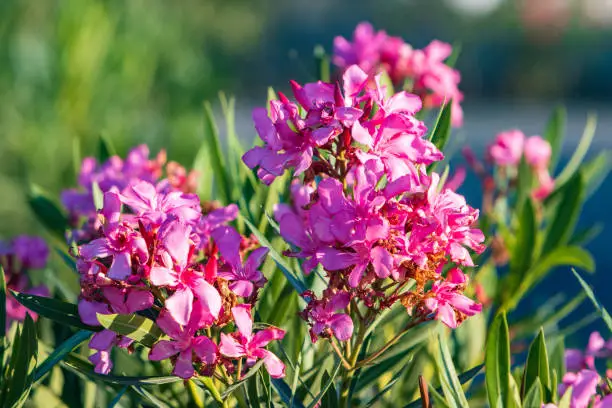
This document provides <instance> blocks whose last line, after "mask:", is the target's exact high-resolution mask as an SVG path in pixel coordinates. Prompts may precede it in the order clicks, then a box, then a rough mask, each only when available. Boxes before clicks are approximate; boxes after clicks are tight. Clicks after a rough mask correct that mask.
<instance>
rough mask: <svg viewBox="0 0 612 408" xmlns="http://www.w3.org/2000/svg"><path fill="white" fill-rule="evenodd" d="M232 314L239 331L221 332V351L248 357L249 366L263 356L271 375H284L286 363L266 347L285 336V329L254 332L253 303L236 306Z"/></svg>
mask: <svg viewBox="0 0 612 408" xmlns="http://www.w3.org/2000/svg"><path fill="white" fill-rule="evenodd" d="M232 315H233V317H234V322H235V323H236V327H237V329H238V331H237V332H235V333H232V334H225V333H221V343H220V345H219V353H221V354H222V355H224V356H225V357H229V358H243V357H246V361H247V365H248V366H252V365H253V364H255V362H256V361H257V360H258V359H260V358H261V359H263V361H264V365H265V366H266V369H267V370H268V373H270V377H272V378H282V377H284V376H285V365H284V364H283V362H282V361H281V360H280V359H279V358H278V357H276V355H274V354H273V353H272V352H270V351H268V350H266V349H264V347H265V346H267V345H268V343H270V342H271V341H274V340H280V339H282V338H283V337H284V336H285V331H284V330H281V329H278V328H276V327H269V328H267V329H264V330H260V331H259V332H257V333H255V334H253V319H252V318H251V305H238V306H234V307H233V308H232Z"/></svg>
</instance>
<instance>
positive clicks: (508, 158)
mask: <svg viewBox="0 0 612 408" xmlns="http://www.w3.org/2000/svg"><path fill="white" fill-rule="evenodd" d="M524 145H525V135H524V134H523V132H521V131H520V130H517V129H513V130H509V131H506V132H501V133H499V134H498V135H497V136H496V138H495V142H494V143H493V144H492V145H491V146H489V149H488V153H489V157H490V158H491V159H492V160H493V162H494V163H495V164H497V165H498V166H517V165H518V164H519V163H520V161H521V157H522V156H523V146H524Z"/></svg>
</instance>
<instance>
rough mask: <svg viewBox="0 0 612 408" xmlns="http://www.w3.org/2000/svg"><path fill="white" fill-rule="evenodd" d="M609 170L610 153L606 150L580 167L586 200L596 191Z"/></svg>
mask: <svg viewBox="0 0 612 408" xmlns="http://www.w3.org/2000/svg"><path fill="white" fill-rule="evenodd" d="M611 168H612V160H611V158H610V152H609V151H607V150H606V151H604V152H601V153H599V154H598V155H597V156H596V157H595V158H594V159H592V160H590V161H589V162H588V163H585V164H584V165H583V166H582V169H581V171H582V174H583V175H584V185H585V190H586V198H589V197H590V196H591V195H593V193H594V192H595V191H597V189H598V188H599V186H601V183H603V181H604V180H605V179H606V177H608V174H609V173H610V169H611Z"/></svg>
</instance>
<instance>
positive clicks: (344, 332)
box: [329, 314, 353, 341]
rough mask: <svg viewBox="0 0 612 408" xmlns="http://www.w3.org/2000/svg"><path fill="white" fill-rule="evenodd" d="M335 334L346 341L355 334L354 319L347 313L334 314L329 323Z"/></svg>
mask: <svg viewBox="0 0 612 408" xmlns="http://www.w3.org/2000/svg"><path fill="white" fill-rule="evenodd" d="M329 326H330V327H331V329H332V331H333V333H334V336H336V338H337V339H338V340H340V341H346V340H349V339H350V338H351V336H352V335H353V320H351V317H350V316H349V315H346V314H337V315H334V316H333V317H332V318H331V320H330V323H329Z"/></svg>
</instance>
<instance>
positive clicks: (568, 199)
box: [542, 172, 584, 255]
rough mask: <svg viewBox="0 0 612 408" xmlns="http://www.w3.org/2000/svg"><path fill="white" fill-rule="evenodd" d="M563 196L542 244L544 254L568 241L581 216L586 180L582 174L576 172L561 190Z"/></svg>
mask: <svg viewBox="0 0 612 408" xmlns="http://www.w3.org/2000/svg"><path fill="white" fill-rule="evenodd" d="M559 193H560V194H561V197H560V199H559V203H558V204H557V206H556V208H555V212H554V213H553V216H552V220H551V222H550V225H549V226H548V228H547V230H546V238H545V240H544V245H543V246H542V255H546V254H547V253H549V252H550V251H552V250H553V249H555V248H556V247H558V246H560V245H565V244H567V243H568V241H569V239H570V237H571V236H572V233H573V232H574V227H575V225H576V222H577V221H578V217H579V216H580V209H581V206H582V201H583V199H584V182H583V179H582V174H581V173H580V172H578V173H576V174H575V175H574V176H573V177H572V178H571V180H569V181H568V182H567V184H566V185H565V186H563V188H562V189H561V190H559Z"/></svg>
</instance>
